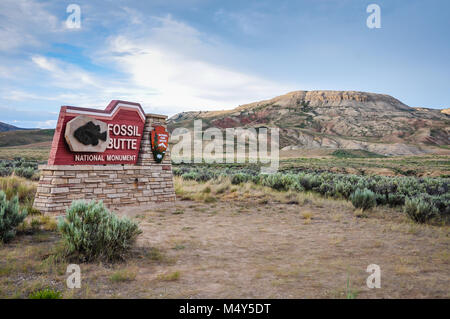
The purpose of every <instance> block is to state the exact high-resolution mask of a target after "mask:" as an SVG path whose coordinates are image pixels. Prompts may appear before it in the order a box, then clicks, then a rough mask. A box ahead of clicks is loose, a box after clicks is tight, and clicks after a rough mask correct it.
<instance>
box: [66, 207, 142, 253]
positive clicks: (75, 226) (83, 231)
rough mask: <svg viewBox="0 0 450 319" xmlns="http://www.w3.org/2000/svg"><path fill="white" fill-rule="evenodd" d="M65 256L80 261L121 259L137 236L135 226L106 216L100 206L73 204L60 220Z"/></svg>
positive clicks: (111, 216)
mask: <svg viewBox="0 0 450 319" xmlns="http://www.w3.org/2000/svg"><path fill="white" fill-rule="evenodd" d="M58 229H59V230H60V232H61V234H62V237H63V241H64V244H65V246H66V250H67V252H66V253H67V254H68V255H69V256H72V257H77V258H78V259H81V260H83V261H90V260H95V259H102V260H107V261H113V260H117V259H123V258H124V257H125V254H126V253H127V251H128V250H129V249H130V248H131V247H132V245H133V243H134V242H135V240H136V238H137V236H138V235H139V234H140V233H141V230H140V229H139V227H138V224H137V223H136V222H134V221H131V220H130V219H128V218H126V217H124V218H119V217H117V216H116V215H115V214H114V213H111V212H109V211H108V210H107V209H106V207H105V206H104V205H103V202H101V201H100V202H96V201H91V202H85V201H82V200H81V201H74V202H72V205H71V206H70V208H68V209H67V214H66V217H65V219H64V218H60V220H59V224H58Z"/></svg>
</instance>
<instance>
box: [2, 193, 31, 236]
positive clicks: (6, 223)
mask: <svg viewBox="0 0 450 319" xmlns="http://www.w3.org/2000/svg"><path fill="white" fill-rule="evenodd" d="M25 217H27V213H26V211H23V212H20V208H19V200H18V198H17V196H16V197H14V198H13V199H11V200H7V199H6V195H5V193H4V192H3V191H0V241H2V242H5V243H6V242H8V241H10V240H11V239H13V238H14V236H15V235H16V228H17V226H19V224H20V223H22V222H23V220H24V219H25Z"/></svg>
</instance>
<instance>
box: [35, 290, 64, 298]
mask: <svg viewBox="0 0 450 319" xmlns="http://www.w3.org/2000/svg"><path fill="white" fill-rule="evenodd" d="M61 298H62V294H61V292H60V291H58V290H53V289H48V288H47V289H42V290H38V291H35V292H32V293H31V294H30V295H29V296H28V299H61Z"/></svg>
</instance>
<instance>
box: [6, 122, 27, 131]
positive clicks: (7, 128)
mask: <svg viewBox="0 0 450 319" xmlns="http://www.w3.org/2000/svg"><path fill="white" fill-rule="evenodd" d="M18 130H28V129H26V128H20V127H17V126H14V125H11V124H6V123H3V122H0V132H8V131H18Z"/></svg>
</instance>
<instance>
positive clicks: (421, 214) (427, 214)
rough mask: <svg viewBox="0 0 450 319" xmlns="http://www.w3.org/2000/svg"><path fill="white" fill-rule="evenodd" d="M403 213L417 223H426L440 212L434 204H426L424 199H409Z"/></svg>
mask: <svg viewBox="0 0 450 319" xmlns="http://www.w3.org/2000/svg"><path fill="white" fill-rule="evenodd" d="M403 211H404V212H405V213H406V215H408V217H409V218H411V219H412V220H413V221H415V222H417V223H425V222H427V221H429V220H430V219H431V218H433V217H434V216H435V215H436V214H437V212H438V210H437V208H436V207H434V206H433V205H432V204H430V203H428V202H426V201H425V200H423V199H422V198H412V199H410V198H407V199H406V201H405V206H403Z"/></svg>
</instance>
